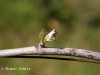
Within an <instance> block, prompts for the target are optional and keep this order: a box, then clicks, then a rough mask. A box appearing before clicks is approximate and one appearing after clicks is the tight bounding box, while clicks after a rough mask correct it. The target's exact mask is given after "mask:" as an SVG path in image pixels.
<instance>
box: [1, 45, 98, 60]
mask: <svg viewBox="0 0 100 75" xmlns="http://www.w3.org/2000/svg"><path fill="white" fill-rule="evenodd" d="M27 54H33V55H65V56H74V57H82V58H88V59H93V60H97V61H100V53H99V52H94V51H90V50H85V49H76V48H48V47H45V48H41V47H36V46H31V47H24V48H15V49H5V50H0V57H6V56H16V55H27Z"/></svg>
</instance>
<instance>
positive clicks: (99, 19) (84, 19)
mask: <svg viewBox="0 0 100 75" xmlns="http://www.w3.org/2000/svg"><path fill="white" fill-rule="evenodd" d="M53 28H55V29H56V30H57V32H58V34H57V39H56V41H55V42H50V43H48V44H47V45H48V46H53V47H76V48H84V49H90V50H94V51H100V50H99V49H100V0H0V49H6V48H17V47H25V46H32V45H37V44H38V42H39V39H38V34H39V32H40V31H41V30H42V29H46V30H47V31H50V30H52V29H53ZM1 67H30V68H31V70H30V71H19V70H17V71H5V70H4V71H2V70H0V75H100V71H99V69H100V66H99V65H97V64H89V63H81V62H71V61H70V62H69V61H57V60H46V59H17V58H14V59H11V58H9V59H8V58H7V59H6V58H0V68H1Z"/></svg>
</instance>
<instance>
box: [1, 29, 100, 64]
mask: <svg viewBox="0 0 100 75" xmlns="http://www.w3.org/2000/svg"><path fill="white" fill-rule="evenodd" d="M56 33H57V32H56V30H55V29H53V30H52V31H51V32H50V33H48V34H47V35H45V34H44V33H43V32H42V33H41V35H40V36H41V37H42V39H41V41H40V43H39V44H38V46H31V47H24V48H15V49H5V50H0V57H13V56H16V57H18V56H19V55H30V54H33V55H63V56H73V57H80V58H88V59H92V60H93V61H92V62H96V63H100V53H99V52H94V51H90V50H85V49H77V48H52V47H45V43H46V42H48V41H54V40H55V38H56ZM44 35H45V36H44ZM41 42H42V43H41ZM48 59H49V58H48ZM52 59H53V58H52ZM55 59H57V58H55ZM59 59H60V58H59ZM61 59H62V58H61ZM63 59H66V58H63ZM63 59H62V60H63ZM73 61H77V60H76V59H75V60H74V59H73ZM79 61H80V60H79ZM81 61H82V60H81ZM83 61H84V60H83ZM84 62H87V61H84ZM88 62H91V61H88Z"/></svg>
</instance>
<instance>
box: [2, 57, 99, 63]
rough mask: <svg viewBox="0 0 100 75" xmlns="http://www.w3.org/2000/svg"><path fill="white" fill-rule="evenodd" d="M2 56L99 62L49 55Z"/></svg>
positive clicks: (89, 60)
mask: <svg viewBox="0 0 100 75" xmlns="http://www.w3.org/2000/svg"><path fill="white" fill-rule="evenodd" d="M3 58H37V59H54V60H64V61H77V62H88V63H97V64H100V61H95V60H91V59H79V58H62V57H53V56H52V57H51V56H8V57H3Z"/></svg>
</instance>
